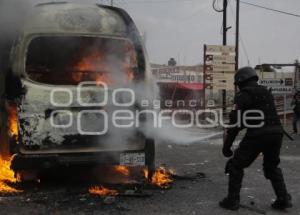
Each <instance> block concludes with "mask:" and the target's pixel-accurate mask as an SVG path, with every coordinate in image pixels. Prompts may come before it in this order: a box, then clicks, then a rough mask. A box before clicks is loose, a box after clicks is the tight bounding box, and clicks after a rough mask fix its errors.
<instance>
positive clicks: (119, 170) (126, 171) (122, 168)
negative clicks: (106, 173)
mask: <svg viewBox="0 0 300 215" xmlns="http://www.w3.org/2000/svg"><path fill="white" fill-rule="evenodd" d="M114 171H116V172H117V173H121V174H122V175H124V176H129V175H130V171H129V168H128V167H127V166H121V165H119V166H114Z"/></svg>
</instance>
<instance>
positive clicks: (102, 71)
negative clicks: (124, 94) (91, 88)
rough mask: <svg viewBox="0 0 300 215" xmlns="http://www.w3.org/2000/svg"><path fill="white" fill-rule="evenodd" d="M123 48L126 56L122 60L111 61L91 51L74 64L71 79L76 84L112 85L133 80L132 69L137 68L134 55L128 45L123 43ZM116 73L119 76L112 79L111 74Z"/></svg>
mask: <svg viewBox="0 0 300 215" xmlns="http://www.w3.org/2000/svg"><path fill="white" fill-rule="evenodd" d="M123 48H124V54H125V56H126V57H125V59H123V60H118V59H117V58H116V59H115V60H113V58H112V57H111V56H108V55H106V53H102V52H101V51H100V50H98V49H97V50H96V49H95V50H93V51H92V52H91V53H89V54H88V55H86V56H84V57H83V58H82V59H80V61H79V62H78V63H76V65H75V67H74V68H75V71H74V72H73V73H72V79H73V80H74V81H76V82H77V83H79V82H81V81H96V82H102V83H106V84H107V85H112V84H114V82H115V81H117V80H118V82H119V81H120V83H122V84H128V83H129V82H130V81H132V80H133V79H134V72H133V69H132V68H133V67H136V66H137V62H136V53H135V49H134V47H133V46H132V45H131V44H130V43H129V44H127V43H125V44H124V47H123ZM117 71H118V72H120V74H114V75H115V76H116V77H113V73H116V72H117ZM122 75H124V77H122ZM114 79H116V80H114Z"/></svg>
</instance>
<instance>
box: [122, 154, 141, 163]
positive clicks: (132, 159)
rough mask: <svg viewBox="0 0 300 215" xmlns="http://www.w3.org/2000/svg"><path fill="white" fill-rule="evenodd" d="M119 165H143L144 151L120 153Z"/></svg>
mask: <svg viewBox="0 0 300 215" xmlns="http://www.w3.org/2000/svg"><path fill="white" fill-rule="evenodd" d="M120 165H128V166H144V165H145V153H121V155H120Z"/></svg>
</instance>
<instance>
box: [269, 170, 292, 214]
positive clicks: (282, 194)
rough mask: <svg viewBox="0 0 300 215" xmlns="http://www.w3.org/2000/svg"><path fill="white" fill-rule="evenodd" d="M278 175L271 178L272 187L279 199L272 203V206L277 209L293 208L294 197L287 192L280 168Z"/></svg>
mask: <svg viewBox="0 0 300 215" xmlns="http://www.w3.org/2000/svg"><path fill="white" fill-rule="evenodd" d="M276 172H277V174H276V177H274V178H272V179H270V180H271V183H272V187H273V189H274V192H275V194H276V196H277V199H276V200H275V202H274V203H273V204H272V207H273V208H274V209H276V210H284V209H286V208H291V207H292V206H293V205H292V197H291V195H290V194H289V193H288V192H287V189H286V186H285V183H284V178H283V175H282V172H281V170H280V169H277V171H276Z"/></svg>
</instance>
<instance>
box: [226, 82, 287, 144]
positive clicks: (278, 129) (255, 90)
mask: <svg viewBox="0 0 300 215" xmlns="http://www.w3.org/2000/svg"><path fill="white" fill-rule="evenodd" d="M234 103H235V104H234V108H233V110H232V111H231V113H230V116H229V118H230V121H229V124H230V125H235V124H236V123H237V122H238V121H240V122H241V123H240V124H237V125H236V126H234V127H232V128H228V129H227V135H226V138H225V140H224V147H226V148H230V147H231V146H232V143H233V141H234V140H235V138H236V136H237V135H238V133H239V131H240V130H242V129H244V128H246V129H247V132H246V137H247V136H251V137H256V136H257V137H258V136H261V135H264V134H280V133H282V132H283V130H282V126H281V122H280V119H279V117H278V115H277V111H276V108H275V104H274V98H273V95H272V94H271V92H270V91H269V90H268V89H267V88H266V87H264V86H260V85H258V84H257V83H256V82H255V81H253V82H249V83H246V84H245V85H244V86H242V87H241V90H240V92H238V93H237V94H236V96H235V100H234ZM247 111H248V113H247V116H248V117H253V118H252V119H249V120H246V122H247V123H243V120H244V119H245V118H243V114H244V113H245V112H247ZM249 111H251V112H249ZM252 111H255V112H252ZM258 111H260V113H258ZM244 116H245V115H244ZM261 116H263V119H262V117H261ZM239 117H240V120H239ZM255 117H256V119H255ZM257 117H259V118H257ZM258 125H259V126H258Z"/></svg>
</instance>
